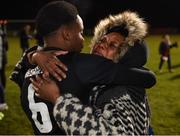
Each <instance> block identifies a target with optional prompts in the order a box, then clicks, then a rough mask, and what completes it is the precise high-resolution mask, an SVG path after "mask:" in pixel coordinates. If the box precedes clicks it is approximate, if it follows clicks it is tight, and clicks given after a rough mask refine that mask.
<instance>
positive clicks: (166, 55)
mask: <svg viewBox="0 0 180 136" xmlns="http://www.w3.org/2000/svg"><path fill="white" fill-rule="evenodd" d="M173 47H178V44H177V42H175V43H172V42H171V39H170V36H169V35H168V34H165V35H163V36H162V41H161V42H160V45H159V54H160V62H159V72H160V73H162V66H163V64H164V62H165V61H167V64H168V70H169V72H173V70H172V66H171V53H170V49H171V48H173Z"/></svg>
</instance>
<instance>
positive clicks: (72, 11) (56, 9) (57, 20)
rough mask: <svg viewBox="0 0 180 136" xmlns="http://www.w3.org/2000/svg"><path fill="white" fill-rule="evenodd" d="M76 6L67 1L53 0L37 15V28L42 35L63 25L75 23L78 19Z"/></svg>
mask: <svg viewBox="0 0 180 136" xmlns="http://www.w3.org/2000/svg"><path fill="white" fill-rule="evenodd" d="M77 15H78V11H77V9H76V7H75V6H74V5H72V4H70V3H68V2H65V1H53V2H50V3H48V4H47V5H45V6H44V7H42V8H41V9H40V10H39V12H38V14H37V16H36V30H37V33H38V34H39V35H41V36H43V37H44V36H47V35H48V34H49V33H51V32H53V31H55V30H57V29H58V28H59V27H61V26H62V25H68V24H70V23H73V22H74V21H75V20H76V19H77Z"/></svg>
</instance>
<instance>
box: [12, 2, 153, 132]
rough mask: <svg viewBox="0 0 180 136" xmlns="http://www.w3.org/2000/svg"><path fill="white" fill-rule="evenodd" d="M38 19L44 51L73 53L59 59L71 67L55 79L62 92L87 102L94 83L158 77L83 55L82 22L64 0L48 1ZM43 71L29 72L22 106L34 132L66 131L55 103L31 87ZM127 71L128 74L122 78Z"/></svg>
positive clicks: (145, 83)
mask: <svg viewBox="0 0 180 136" xmlns="http://www.w3.org/2000/svg"><path fill="white" fill-rule="evenodd" d="M36 21H37V22H36V23H37V27H36V29H37V32H38V33H40V34H41V35H42V36H43V37H44V41H45V45H44V47H45V48H44V50H67V51H69V52H70V53H68V54H67V55H64V56H63V57H62V56H60V57H59V58H58V59H60V58H61V61H62V62H63V63H64V64H65V65H67V67H68V71H67V78H66V79H65V80H63V81H61V82H59V81H57V80H56V81H57V83H58V85H59V87H60V89H61V93H62V94H63V93H67V92H69V93H72V94H74V95H75V96H77V97H78V98H79V99H81V101H82V102H83V103H84V104H87V103H88V99H89V93H90V91H91V89H92V88H93V87H94V86H95V85H99V84H116V85H117V84H122V85H123V84H124V85H126V84H130V85H137V86H142V87H151V86H152V85H154V84H155V77H154V75H153V74H152V73H151V72H149V71H145V70H142V69H136V68H128V67H126V66H123V65H121V64H119V63H117V64H115V63H113V62H112V61H111V60H108V59H105V58H102V57H100V56H97V55H89V54H80V53H79V52H80V50H81V49H82V47H83V46H82V42H83V37H82V31H83V23H82V20H81V18H80V16H79V15H78V12H77V10H76V8H75V7H74V6H73V5H71V4H69V3H67V2H64V1H59V2H52V3H49V4H48V5H46V6H45V7H43V8H42V9H41V10H40V11H39V13H38V16H37V19H36ZM102 65H103V67H102ZM21 67H22V65H21ZM97 68H98V69H97ZM109 69H111V70H110V71H109ZM24 71H26V70H24V69H21V70H20V71H19V72H20V74H21V72H22V73H23V72H24ZM41 73H42V71H41V69H40V68H39V67H36V68H34V69H30V70H28V72H27V73H26V76H25V81H24V84H23V86H22V91H21V102H22V106H23V109H24V111H25V112H26V114H27V116H28V118H29V119H30V121H31V123H32V126H33V129H34V132H35V134H65V133H64V130H62V129H59V128H58V126H57V124H56V122H55V120H54V117H53V115H52V114H53V104H52V103H50V102H47V101H45V100H43V99H40V98H39V97H37V96H36V94H35V90H34V88H33V87H32V84H31V81H30V78H31V77H34V76H36V75H38V74H41ZM16 74H17V75H18V74H19V73H18V72H17V73H16ZM124 74H125V75H126V77H123V75H124ZM22 75H23V74H22ZM53 75H54V74H53ZM12 77H14V76H12ZM17 77H18V76H17ZM22 79H23V78H22ZM15 80H16V79H15ZM21 81H23V80H21ZM16 82H18V83H19V84H20V85H21V84H22V83H20V82H19V81H16ZM85 90H86V92H84V91H85Z"/></svg>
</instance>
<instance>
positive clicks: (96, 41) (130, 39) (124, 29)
mask: <svg viewBox="0 0 180 136" xmlns="http://www.w3.org/2000/svg"><path fill="white" fill-rule="evenodd" d="M146 33H147V25H146V23H145V22H144V21H143V20H142V19H141V18H140V17H139V16H138V15H137V14H136V13H134V12H129V11H128V12H123V13H120V14H118V15H114V16H112V15H111V16H109V17H108V18H105V19H104V20H101V21H100V22H99V24H98V25H97V26H96V28H95V32H94V37H93V40H92V43H91V47H92V50H91V51H92V53H95V54H98V55H101V56H104V57H106V58H109V59H112V60H113V61H114V62H118V61H119V59H120V58H121V57H123V56H124V55H125V53H126V52H127V51H128V50H129V48H131V47H133V46H134V44H135V43H136V42H137V41H141V40H142V39H143V38H144V37H145V35H146ZM107 46H109V47H108V48H107ZM111 47H116V48H111ZM137 55H138V54H137Z"/></svg>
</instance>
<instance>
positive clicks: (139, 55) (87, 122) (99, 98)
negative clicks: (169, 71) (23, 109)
mask: <svg viewBox="0 0 180 136" xmlns="http://www.w3.org/2000/svg"><path fill="white" fill-rule="evenodd" d="M138 19H139V17H137V16H136V14H135V13H131V12H124V13H122V14H118V15H116V16H111V17H109V18H106V19H104V20H102V21H100V23H99V25H98V26H97V27H96V31H95V36H94V38H93V41H92V53H93V54H96V55H100V56H103V57H105V58H108V59H110V60H113V61H114V62H118V61H119V59H120V62H121V63H123V64H124V65H127V66H131V67H142V66H143V65H144V64H145V63H146V61H147V49H146V44H145V43H144V42H143V41H142V40H140V39H141V34H142V35H144V36H145V33H146V25H145V24H144V23H143V22H142V20H140V19H139V20H138ZM112 20H113V24H111V22H112ZM119 21H122V22H119ZM128 21H130V22H136V24H138V25H137V26H136V25H134V24H133V23H129V24H128ZM104 22H106V23H104ZM115 24H116V25H117V26H114V25H115ZM124 24H125V25H124ZM108 25H109V26H110V27H111V29H108V28H107V26H108ZM132 27H135V28H137V29H136V30H137V31H138V32H132V31H131V30H132V29H130V28H132ZM125 28H127V30H128V31H126V29H125ZM104 31H106V32H105V33H106V34H102V33H103V32H104ZM99 33H100V34H99ZM128 33H130V34H129V35H128ZM127 35H128V36H127ZM134 35H135V36H136V37H134ZM126 38H129V39H132V38H134V41H136V42H135V43H134V46H133V47H129V46H128V45H127V41H125V39H126ZM138 39H139V40H138ZM126 40H127V39H126ZM137 40H138V41H137ZM122 42H125V43H126V45H125V46H122ZM127 47H129V48H130V49H127ZM127 50H128V52H127V53H125V52H126V51H127ZM124 54H125V55H124ZM41 81H42V82H43V84H41V83H40V82H41ZM32 83H33V85H34V86H35V88H36V89H35V90H36V92H37V93H38V94H40V96H41V97H42V98H44V99H46V100H48V101H50V102H52V103H54V104H55V107H54V116H55V119H56V121H57V123H58V124H59V127H60V128H63V129H64V131H65V132H66V134H68V135H72V134H76V135H112V134H113V135H117V134H121V135H145V134H148V128H149V121H150V115H149V107H148V104H147V99H146V94H145V90H144V89H143V88H140V87H135V86H129V85H126V86H114V85H108V86H105V85H101V86H95V87H94V88H93V90H92V91H91V92H90V99H89V104H86V105H84V104H83V103H82V102H81V100H79V99H78V98H77V97H75V96H74V95H72V94H70V93H66V94H61V91H59V88H58V86H57V85H56V83H55V82H53V81H49V82H47V81H46V80H43V79H42V78H41V77H37V81H35V80H33V79H32ZM58 97H59V98H58ZM88 105H90V106H88Z"/></svg>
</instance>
